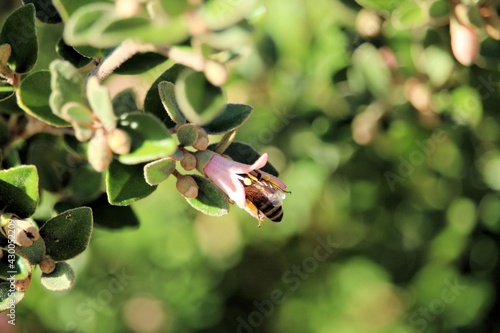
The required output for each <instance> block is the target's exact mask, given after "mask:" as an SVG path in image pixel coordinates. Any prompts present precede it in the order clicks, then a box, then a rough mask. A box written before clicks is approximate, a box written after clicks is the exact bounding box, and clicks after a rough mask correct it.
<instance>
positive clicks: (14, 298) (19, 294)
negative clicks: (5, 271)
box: [0, 282, 25, 312]
mask: <svg viewBox="0 0 500 333" xmlns="http://www.w3.org/2000/svg"><path fill="white" fill-rule="evenodd" d="M24 295H25V292H24V291H17V290H15V291H14V292H12V289H10V282H0V312H3V311H8V310H9V308H15V306H14V305H15V304H17V303H19V302H21V301H22V299H23V298H24Z"/></svg>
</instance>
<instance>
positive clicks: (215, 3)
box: [200, 0, 258, 30]
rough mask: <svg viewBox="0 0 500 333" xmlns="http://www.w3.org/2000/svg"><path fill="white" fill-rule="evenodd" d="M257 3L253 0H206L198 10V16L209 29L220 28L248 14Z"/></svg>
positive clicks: (233, 23)
mask: <svg viewBox="0 0 500 333" xmlns="http://www.w3.org/2000/svg"><path fill="white" fill-rule="evenodd" d="M257 5H258V2H257V1H255V0H231V1H227V0H212V1H207V2H205V3H204V5H203V7H202V9H201V10H200V17H201V19H202V21H203V22H204V23H205V24H206V25H207V27H208V28H209V29H210V30H222V29H224V28H228V27H230V26H232V25H235V24H236V23H238V22H239V21H241V20H243V19H244V18H245V17H247V16H250V15H251V13H252V11H253V10H254V9H255V8H256V7H257Z"/></svg>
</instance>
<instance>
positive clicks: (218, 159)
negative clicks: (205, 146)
mask: <svg viewBox="0 0 500 333" xmlns="http://www.w3.org/2000/svg"><path fill="white" fill-rule="evenodd" d="M212 163H213V164H214V165H217V166H218V167H220V168H222V169H224V170H227V171H229V172H232V173H249V172H250V171H253V170H255V169H259V168H262V167H263V166H264V165H266V163H267V154H263V155H262V156H261V157H259V159H258V160H257V161H255V162H254V163H253V164H252V165H248V164H243V163H239V162H235V161H232V160H230V159H227V158H224V157H222V156H220V155H214V156H213V157H212V159H211V160H210V162H209V163H208V164H207V166H206V167H205V171H206V168H207V167H210V165H211V164H212Z"/></svg>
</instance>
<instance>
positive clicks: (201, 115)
mask: <svg viewBox="0 0 500 333" xmlns="http://www.w3.org/2000/svg"><path fill="white" fill-rule="evenodd" d="M175 97H176V100H177V103H178V105H179V107H180V109H181V110H182V111H183V113H184V114H185V115H186V118H187V119H188V120H189V121H190V122H192V123H195V124H197V125H204V124H206V123H208V122H210V121H212V120H213V119H214V118H215V117H216V116H217V115H219V114H220V113H221V112H222V110H223V109H224V96H223V94H222V90H221V88H219V87H217V86H214V85H213V84H211V83H210V82H209V81H208V80H207V79H206V77H205V75H204V74H203V73H201V72H195V71H193V70H191V69H187V70H184V71H183V72H182V73H181V74H180V76H179V78H178V79H177V81H176V83H175Z"/></svg>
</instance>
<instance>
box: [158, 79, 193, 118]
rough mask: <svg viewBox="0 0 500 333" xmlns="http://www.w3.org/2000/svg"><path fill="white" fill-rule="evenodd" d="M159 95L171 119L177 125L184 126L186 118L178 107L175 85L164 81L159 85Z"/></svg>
mask: <svg viewBox="0 0 500 333" xmlns="http://www.w3.org/2000/svg"><path fill="white" fill-rule="evenodd" d="M158 93H159V94H160V99H161V102H162V104H163V107H164V108H165V110H166V111H167V113H168V115H169V116H170V119H172V120H173V121H174V122H175V123H176V124H184V123H185V122H186V117H184V114H183V113H182V111H181V110H180V109H179V106H178V105H177V101H176V99H175V85H174V84H173V83H172V82H168V81H162V82H160V83H159V84H158Z"/></svg>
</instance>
